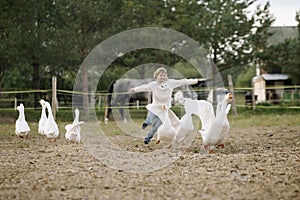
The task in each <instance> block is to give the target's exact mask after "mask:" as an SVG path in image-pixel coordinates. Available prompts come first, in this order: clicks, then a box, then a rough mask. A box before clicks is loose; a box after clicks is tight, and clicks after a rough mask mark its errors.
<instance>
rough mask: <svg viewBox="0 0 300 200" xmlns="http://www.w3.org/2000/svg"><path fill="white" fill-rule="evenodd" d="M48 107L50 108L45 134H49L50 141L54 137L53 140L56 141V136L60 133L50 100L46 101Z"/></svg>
mask: <svg viewBox="0 0 300 200" xmlns="http://www.w3.org/2000/svg"><path fill="white" fill-rule="evenodd" d="M45 105H46V108H47V110H48V119H47V121H46V122H45V125H44V134H45V135H46V136H47V138H48V139H49V141H50V140H51V139H52V140H53V141H56V138H57V137H58V135H59V130H58V126H57V124H56V122H55V120H54V117H53V114H52V109H51V106H50V104H49V102H47V101H45Z"/></svg>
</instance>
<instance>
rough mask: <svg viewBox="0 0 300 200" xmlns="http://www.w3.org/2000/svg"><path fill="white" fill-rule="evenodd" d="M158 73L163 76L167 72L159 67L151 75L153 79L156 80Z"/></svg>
mask: <svg viewBox="0 0 300 200" xmlns="http://www.w3.org/2000/svg"><path fill="white" fill-rule="evenodd" d="M160 73H165V74H167V73H168V72H167V70H166V68H164V67H160V68H158V69H157V70H155V72H154V73H153V77H154V78H155V79H156V78H157V76H158V74H160Z"/></svg>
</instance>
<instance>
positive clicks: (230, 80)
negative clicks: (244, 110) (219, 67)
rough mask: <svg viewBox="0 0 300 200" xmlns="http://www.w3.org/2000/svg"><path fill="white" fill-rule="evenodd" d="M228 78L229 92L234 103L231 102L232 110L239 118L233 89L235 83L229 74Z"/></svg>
mask: <svg viewBox="0 0 300 200" xmlns="http://www.w3.org/2000/svg"><path fill="white" fill-rule="evenodd" d="M227 77H228V86H229V92H230V93H231V94H232V96H233V98H232V101H231V105H232V110H233V113H234V116H235V117H237V116H238V114H237V109H236V104H235V97H234V89H233V82H232V77H231V74H228V76H227Z"/></svg>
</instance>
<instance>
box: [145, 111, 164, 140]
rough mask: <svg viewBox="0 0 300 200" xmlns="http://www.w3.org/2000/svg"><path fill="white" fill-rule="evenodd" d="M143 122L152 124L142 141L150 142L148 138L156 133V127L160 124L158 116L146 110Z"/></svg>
mask: <svg viewBox="0 0 300 200" xmlns="http://www.w3.org/2000/svg"><path fill="white" fill-rule="evenodd" d="M153 122H154V123H153ZM145 123H146V124H148V125H151V124H152V128H151V129H150V131H149V133H148V135H147V137H145V140H144V141H147V142H150V140H151V139H152V138H153V136H154V134H155V133H156V131H157V129H158V127H159V126H160V125H161V124H162V122H161V120H160V119H159V117H158V116H156V115H154V114H153V113H152V112H150V111H148V113H147V117H146V120H145Z"/></svg>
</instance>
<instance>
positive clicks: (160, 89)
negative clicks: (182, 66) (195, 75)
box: [133, 79, 198, 108]
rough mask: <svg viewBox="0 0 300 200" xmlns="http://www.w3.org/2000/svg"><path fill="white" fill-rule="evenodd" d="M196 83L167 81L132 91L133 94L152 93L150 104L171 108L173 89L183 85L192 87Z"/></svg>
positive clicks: (154, 82) (190, 80)
mask: <svg viewBox="0 0 300 200" xmlns="http://www.w3.org/2000/svg"><path fill="white" fill-rule="evenodd" d="M196 83H198V79H180V80H175V79H168V80H166V81H164V82H162V83H158V82H157V81H153V82H151V83H149V84H144V85H141V86H138V87H135V88H133V90H134V91H135V92H152V99H153V102H152V104H154V105H166V106H168V107H169V108H171V102H172V92H173V89H175V88H177V87H180V86H184V85H193V84H196Z"/></svg>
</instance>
